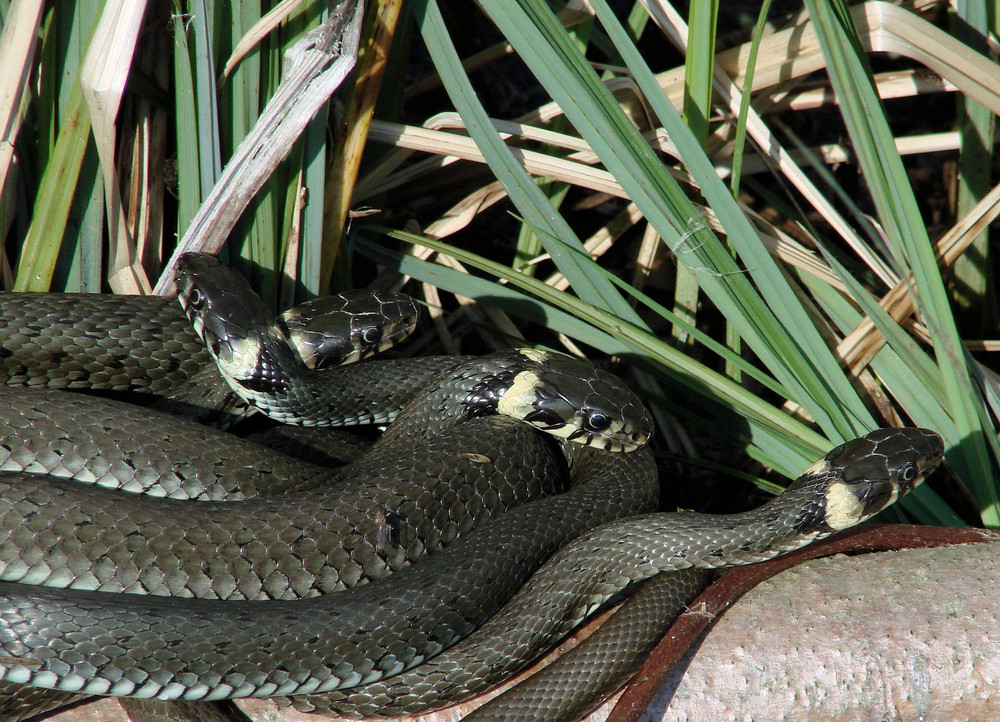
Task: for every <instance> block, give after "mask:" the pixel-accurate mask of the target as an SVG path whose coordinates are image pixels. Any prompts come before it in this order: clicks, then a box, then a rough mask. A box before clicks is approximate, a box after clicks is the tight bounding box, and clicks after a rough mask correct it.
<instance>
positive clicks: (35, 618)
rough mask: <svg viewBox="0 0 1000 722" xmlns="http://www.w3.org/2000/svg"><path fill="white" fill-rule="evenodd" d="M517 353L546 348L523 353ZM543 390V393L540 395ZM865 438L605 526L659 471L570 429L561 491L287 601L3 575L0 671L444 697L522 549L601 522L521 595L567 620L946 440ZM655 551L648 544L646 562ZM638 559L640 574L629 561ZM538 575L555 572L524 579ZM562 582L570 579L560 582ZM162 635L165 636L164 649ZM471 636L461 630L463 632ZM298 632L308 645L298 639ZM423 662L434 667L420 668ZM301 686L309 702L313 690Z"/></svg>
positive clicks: (827, 507)
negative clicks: (770, 484) (725, 496)
mask: <svg viewBox="0 0 1000 722" xmlns="http://www.w3.org/2000/svg"><path fill="white" fill-rule="evenodd" d="M220 348H221V347H220ZM532 357H534V358H533V359H532ZM526 358H529V360H535V361H539V360H541V359H542V358H543V357H542V356H539V355H538V352H529V353H528V354H527V356H526ZM463 363H464V362H463ZM348 368H350V367H348ZM574 373H575V372H574ZM537 377H538V371H537V370H534V371H532V372H530V373H529V374H528V376H522V377H521V385H522V386H523V390H526V391H533V390H534V389H535V388H536V386H535V384H536V378H537ZM237 385H240V384H239V382H237ZM527 396H528V397H529V398H530V397H531V394H527ZM538 399H542V400H544V401H545V403H543V404H542V405H541V406H538V405H537V401H538ZM532 403H534V404H536V405H535V406H534V407H532V410H531V411H526V412H525V413H524V415H529V414H531V413H532V412H537V416H536V419H535V420H536V421H537V422H538V423H539V425H540V426H545V425H553V424H556V423H557V418H560V417H559V415H558V414H555V413H554V412H553V410H552V409H553V401H552V394H549V393H544V394H540V395H536V398H535V399H534V400H533V401H532ZM523 406H524V408H525V409H527V408H528V407H529V406H531V404H523ZM557 406H558V405H557ZM603 423H604V422H603V420H601V423H600V424H598V425H601V424H603ZM567 427H569V429H570V430H566V429H567ZM390 428H391V427H390ZM512 428H513V427H512ZM559 428H561V429H563V436H564V437H569V436H570V435H573V434H574V433H576V432H578V431H579V428H577V427H575V426H572V425H570V424H568V423H566V421H565V419H563V421H562V426H561V427H559ZM590 433H591V432H590V431H588V432H587V433H586V434H581V436H582V437H583V438H587V436H588V435H589V434H590ZM873 434H874V435H872V434H869V435H868V436H866V437H862V439H859V440H855V442H849V443H848V444H846V445H844V446H843V447H838V449H835V450H834V451H833V452H830V454H828V455H827V456H826V457H824V459H823V460H822V461H821V462H818V463H817V464H816V465H814V466H813V467H812V468H811V469H809V470H807V471H806V473H805V474H803V476H802V477H800V479H799V480H798V481H796V482H795V483H794V484H793V485H792V486H791V487H789V490H788V491H786V492H785V493H784V494H782V495H781V496H779V497H776V498H775V500H773V501H772V502H770V503H769V504H768V505H765V506H764V507H762V508H761V509H760V510H755V511H753V512H747V513H745V514H744V515H733V516H732V517H726V518H719V517H708V516H704V515H695V516H694V517H689V516H686V515H682V516H681V519H686V520H687V521H683V522H682V521H680V519H678V518H675V517H671V519H670V521H669V522H668V521H663V523H662V524H661V520H660V516H659V515H657V516H655V517H650V516H638V517H632V518H631V519H628V520H627V521H623V522H616V524H617V523H622V524H625V523H628V524H636V525H637V527H636V528H635V529H633V528H631V527H626V528H618V527H614V526H611V527H601V526H599V525H600V524H601V523H603V522H607V521H610V520H613V519H616V518H618V517H623V516H624V517H630V516H632V515H634V514H637V513H639V512H643V511H647V510H648V509H650V508H651V507H652V505H654V504H655V498H656V485H657V480H656V471H655V464H654V462H653V460H652V457H651V454H650V452H649V451H648V450H647V449H645V448H637V449H634V450H631V451H630V452H629V453H609V452H607V451H605V450H604V449H599V448H594V445H590V446H585V445H583V444H573V443H571V442H570V441H569V440H568V438H567V439H566V440H565V441H564V443H563V444H562V448H563V453H564V454H565V455H566V459H567V461H568V463H569V466H570V469H571V470H572V473H573V476H574V486H573V488H571V489H570V490H569V491H567V492H565V493H563V494H561V495H559V496H556V497H552V498H548V499H541V500H538V501H533V502H531V503H529V504H526V505H524V506H522V507H518V508H515V509H513V510H511V511H510V512H508V513H507V514H505V515H504V516H503V517H501V518H500V519H498V520H497V521H491V522H490V523H488V524H485V525H484V526H483V527H481V528H479V529H476V530H474V531H472V532H470V533H469V535H468V536H467V537H465V538H464V539H463V542H462V544H460V545H456V546H454V547H449V548H446V549H444V550H443V551H441V552H439V553H437V554H435V555H433V556H430V557H428V558H427V559H424V560H422V561H421V562H420V563H418V564H414V565H412V566H410V567H408V568H406V569H403V570H401V571H399V572H397V573H395V574H394V575H392V576H390V577H389V578H387V579H383V580H379V581H373V582H372V583H370V584H367V585H364V586H360V587H357V588H355V589H351V590H348V591H345V592H338V593H337V594H331V595H324V596H315V597H311V598H307V599H302V600H297V601H268V602H262V601H250V600H247V601H218V600H211V599H204V600H202V599H175V598H172V597H144V596H136V595H116V594H106V593H101V592H95V591H91V590H86V589H83V590H80V589H58V588H54V589H49V588H41V587H33V586H31V585H24V584H9V583H3V584H0V619H2V620H3V627H4V634H3V639H2V640H0V648H2V651H0V654H2V659H0V663H2V664H0V671H2V675H3V678H4V679H5V680H7V681H12V682H17V683H26V684H34V685H38V686H42V687H51V688H59V689H64V690H66V689H72V690H86V691H89V692H92V693H97V694H133V695H137V696H148V697H157V698H177V697H183V698H186V699H211V698H217V697H221V696H235V697H239V696H259V695H275V694H297V695H303V694H307V693H314V692H319V691H323V692H324V693H327V692H329V691H331V690H340V691H338V692H334V693H333V694H332V695H330V694H326V695H325V698H326V700H327V702H325V704H328V705H331V707H330V708H331V709H341V710H347V711H348V712H350V711H351V710H354V712H352V713H354V714H357V713H366V714H367V713H370V710H371V709H379V710H382V709H386V708H385V707H384V706H383V707H379V705H380V704H381V703H380V702H379V700H381V699H382V698H383V696H388V697H390V698H392V699H394V700H397V702H395V704H396V705H397V706H401V705H404V704H409V705H418V704H439V703H440V697H442V696H447V695H448V694H453V693H454V690H451V691H445V690H444V688H445V687H447V686H448V684H445V683H444V682H442V681H441V679H440V677H441V671H440V670H441V669H451V670H452V671H454V670H455V669H457V668H456V667H450V666H449V665H450V663H449V662H448V661H447V660H448V657H447V655H451V654H465V653H467V652H465V651H464V650H466V647H467V645H470V644H474V643H475V642H474V640H477V639H478V638H479V635H480V634H481V632H473V631H472V630H474V629H475V628H477V627H481V625H482V621H483V620H484V619H487V618H489V617H490V616H491V615H493V613H494V612H495V611H496V610H497V609H498V608H499V607H500V605H501V604H502V600H503V599H504V598H506V597H508V596H510V593H508V592H506V591H504V590H505V589H508V588H517V587H518V586H520V583H521V582H522V581H524V580H526V579H527V578H528V577H529V576H530V574H531V571H532V570H533V567H532V564H526V563H525V561H526V560H527V559H528V557H531V559H532V560H536V559H537V560H538V563H541V561H542V560H544V559H545V558H547V557H549V556H550V555H551V553H552V552H554V551H555V549H556V548H558V547H559V546H560V545H562V544H563V542H564V541H565V540H566V539H569V538H572V537H573V536H576V535H579V534H580V533H581V532H582V531H583V530H586V529H594V528H595V527H597V530H596V531H593V532H591V533H592V534H593V535H594V536H593V537H590V536H585V537H583V539H582V540H579V541H576V542H571V543H570V544H569V545H567V546H565V547H564V552H560V555H559V557H557V559H556V560H553V561H552V562H549V566H548V567H546V568H545V569H543V570H541V571H540V572H539V573H538V575H536V577H533V578H532V579H533V581H532V583H529V585H528V587H526V590H527V591H526V590H522V592H519V593H518V594H519V595H528V597H530V595H531V594H532V592H531V591H530V590H532V589H536V588H537V589H541V590H543V591H542V592H540V593H541V595H542V597H543V598H544V599H545V600H546V601H544V602H543V603H542V608H545V607H546V606H547V605H550V604H551V601H550V600H551V598H552V596H553V595H555V596H557V597H561V596H563V590H564V589H570V590H571V591H570V592H569V593H568V594H569V596H570V597H572V598H575V599H577V601H576V602H574V603H573V604H574V605H575V606H573V608H574V609H576V610H577V611H576V612H574V613H573V614H571V615H570V616H571V617H574V618H575V617H579V616H580V615H581V614H586V613H588V612H589V611H591V610H592V609H593V608H594V607H595V606H600V605H602V604H604V603H605V602H606V601H607V599H606V598H604V596H603V595H608V594H610V595H611V596H613V595H614V594H616V593H617V589H614V587H619V588H620V587H621V586H622V584H624V585H625V586H627V585H628V584H630V583H633V582H635V581H637V579H638V578H641V577H642V576H643V575H645V576H649V575H650V574H652V573H654V571H655V572H667V571H670V570H674V569H678V568H683V567H699V568H716V567H718V566H725V565H728V564H733V563H748V562H752V561H755V560H758V559H763V558H769V557H770V556H774V555H776V554H779V553H782V552H783V551H787V550H789V549H791V548H795V547H796V546H801V545H802V544H805V543H808V541H811V540H812V539H815V538H818V537H819V536H822V535H825V534H827V533H830V532H831V531H833V530H834V529H836V528H840V527H843V526H845V525H847V524H850V523H857V522H858V521H861V520H863V519H864V518H867V517H868V516H870V515H871V514H873V513H876V512H877V511H878V510H880V509H881V508H883V507H884V506H885V505H887V504H888V503H891V502H892V501H894V500H895V499H896V498H898V497H899V496H901V495H902V494H905V493H906V492H908V491H909V490H910V489H911V488H913V487H914V486H916V485H917V484H918V483H920V481H921V480H922V479H923V478H924V476H925V475H926V474H927V473H929V472H930V470H932V469H933V467H934V466H935V465H936V464H937V462H938V461H939V460H940V458H941V446H942V445H941V441H940V438H939V437H937V435H936V434H934V433H933V432H929V431H924V430H915V429H894V430H882V431H881V432H873ZM502 438H503V436H502V437H501V439H502ZM577 440H579V439H577ZM419 443H420V444H421V445H423V444H425V443H427V442H426V440H422V441H420V442H419ZM598 445H599V444H598ZM605 504H607V505H608V506H607V508H605ZM581 519H582V520H581ZM678 524H679V526H678ZM605 530H609V531H605ZM622 535H624V537H625V538H628V539H632V538H633V537H634V538H636V539H641V543H640V542H636V545H633V546H629V547H628V549H630V550H631V551H630V552H629V553H628V554H625V556H624V557H622V556H621V555H614V554H611V555H609V554H608V550H609V549H611V550H617V549H618V546H619V544H618V541H617V540H618V539H620V538H622ZM579 545H582V548H583V551H580V552H578V556H574V557H570V561H569V562H563V564H569V565H570V567H569V568H568V569H567V568H561V567H559V566H558V565H557V564H556V562H557V560H558V559H560V558H563V555H564V554H565V553H568V552H567V551H565V550H570V549H574V548H577V546H579ZM588 545H589V546H588ZM643 545H644V546H643ZM640 546H641V548H640ZM497 548H503V549H504V550H505V553H504V554H503V555H502V556H503V558H501V559H497V558H496V557H497V554H496V550H497ZM629 554H631V555H632V557H631V561H630V560H629V558H628V557H629ZM651 557H655V560H654V561H652V562H650V561H649V560H650V558H651ZM605 559H609V561H608V563H609V564H610V565H613V567H614V571H607V572H601V574H605V575H606V576H608V578H609V579H610V580H611V581H608V582H607V583H606V584H603V586H602V589H601V594H600V595H597V596H595V594H594V592H593V591H591V592H589V593H588V592H586V591H585V592H582V594H583V599H584V601H579V599H580V598H581V597H580V595H581V592H580V591H579V590H578V589H573V584H576V585H577V586H579V582H570V581H569V580H570V578H571V577H572V576H573V575H572V574H570V571H571V570H572V568H573V567H574V566H576V567H580V568H581V569H584V568H590V566H591V565H592V564H593V563H594V562H595V560H596V561H597V562H600V563H602V564H603V560H605ZM656 560H661V561H656ZM662 560H667V561H662ZM554 564H555V565H556V566H554V567H553V566H552V565H554ZM552 568H555V570H556V571H555V572H552V571H551V569H552ZM635 568H638V569H639V571H631V572H630V571H628V570H629V569H632V570H634V569H635ZM623 570H624V571H623ZM585 576H587V574H585ZM539 577H541V578H548V579H550V580H555V581H550V582H534V579H536V578H539ZM560 579H564V580H566V582H567V584H568V586H566V587H563V586H561V585H560V582H559V580H560ZM478 582H482V586H480V584H479V583H478ZM599 586H601V585H599ZM588 594H589V595H590V596H587V595H588ZM345 595H347V596H345ZM514 609H516V610H518V611H512V612H509V613H508V614H510V615H511V616H508V617H507V618H506V619H507V627H508V628H515V627H517V628H520V627H521V626H522V625H521V624H520V621H519V620H520V619H528V618H529V616H528V615H530V614H532V613H533V612H531V611H530V609H531V608H530V607H529V609H528V611H524V609H523V607H515V608H514ZM511 620H513V622H512V621H511ZM320 622H322V624H321V623H320ZM514 622H517V623H514ZM486 624H487V626H486V627H483V629H485V630H487V631H488V630H490V629H491V627H490V626H489V625H490V624H491V622H487V623H486ZM494 626H495V625H494ZM321 627H322V632H321V631H320V628H321ZM164 633H167V634H169V636H170V638H171V640H174V639H176V640H177V641H178V644H177V645H175V644H173V643H171V644H170V645H169V650H165V649H164V647H163V644H162V638H163V634H164ZM469 634H472V636H471V637H469V638H468V640H469V641H460V640H462V639H463V637H466V636H467V635H469ZM546 634H548V635H551V634H558V632H546ZM321 636H322V638H320V637H321ZM182 639H188V640H190V641H191V642H192V643H193V644H194V647H193V648H192V649H193V650H194V651H190V652H188V651H184V650H183V649H182V648H181V646H180V644H179V643H180V640H182ZM97 640H104V641H103V642H99V641H97ZM302 642H308V644H306V645H305V647H304V648H302V647H297V646H295V645H296V644H298V643H302ZM102 643H103V645H104V646H100V645H101V644H102ZM95 645H98V646H100V648H97V647H95ZM517 645H520V646H523V645H522V644H521V643H520V642H517V643H516V644H515V645H514V646H512V644H511V643H509V642H506V641H504V642H500V643H496V644H494V643H492V642H487V643H486V648H487V649H490V650H492V652H486V653H482V652H480V653H478V654H483V655H484V656H485V657H486V658H487V665H488V668H490V669H495V668H497V664H496V662H497V657H501V658H508V657H514V656H517V655H519V654H520V651H519V650H518V652H517V654H515V653H514V651H515V648H516V647H517ZM209 647H211V648H212V649H209ZM261 650H274V651H275V652H277V656H276V657H268V658H267V659H264V658H263V657H262V655H264V652H262V651H261ZM442 650H445V651H442ZM435 655H436V656H435ZM428 658H430V660H431V661H430V662H429V664H422V665H421V664H420V663H421V662H423V661H424V660H426V659H428ZM435 664H438V665H440V666H439V667H438V672H437V675H438V676H437V677H435V672H434V671H433V670H431V671H428V669H427V668H428V667H429V665H435ZM500 666H502V665H500ZM409 670H412V671H409ZM498 674H499V673H498ZM393 675H396V676H393ZM410 675H421V677H420V679H422V680H425V681H424V682H419V683H418V682H416V681H413V679H412V678H411V676H410ZM383 678H384V679H383ZM428 680H429V681H428ZM434 680H437V681H434ZM393 684H400V685H404V686H406V685H408V687H406V688H408V689H413V690H417V689H421V690H423V689H425V688H427V687H430V688H431V692H432V694H429V695H422V698H423V699H431V698H433V697H434V695H435V694H438V698H439V700H438V701H437V702H434V701H430V702H417V701H414V699H413V696H414V695H396V694H393V693H388V694H385V693H383V692H380V691H379V689H380V687H379V685H383V686H388V685H393ZM449 684H450V683H449ZM386 688H390V689H391V687H386ZM459 694H465V692H459ZM338 695H339V697H338ZM296 699H297V700H299V701H300V702H302V703H303V704H312V705H315V704H317V697H316V696H315V695H313V694H307V696H305V697H301V696H300V697H297V698H296ZM404 700H405V701H404ZM321 704H324V703H321ZM392 711H395V708H392ZM378 713H380V714H382V713H384V712H381V711H379V712H378Z"/></svg>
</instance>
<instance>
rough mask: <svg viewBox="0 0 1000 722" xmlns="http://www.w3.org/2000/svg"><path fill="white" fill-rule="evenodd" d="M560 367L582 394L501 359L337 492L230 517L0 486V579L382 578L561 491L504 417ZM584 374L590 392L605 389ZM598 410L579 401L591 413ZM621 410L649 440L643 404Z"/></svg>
mask: <svg viewBox="0 0 1000 722" xmlns="http://www.w3.org/2000/svg"><path fill="white" fill-rule="evenodd" d="M566 365H568V369H569V371H570V372H571V373H572V374H573V379H574V380H575V381H578V382H579V381H581V380H582V378H583V377H579V376H577V373H578V372H582V371H584V370H585V369H581V368H579V366H578V362H576V361H574V360H572V359H568V358H559V357H554V356H551V355H549V354H538V353H533V352H532V353H529V352H522V351H508V352H500V353H497V354H493V355H492V356H488V357H483V358H477V359H475V360H474V361H470V362H466V363H464V364H463V365H461V366H459V367H458V368H457V369H455V370H454V371H452V372H449V373H448V374H445V375H443V376H442V377H441V378H440V379H438V380H437V381H436V382H435V383H434V384H433V385H432V386H431V387H430V388H428V389H427V390H426V392H425V393H423V394H421V395H420V396H418V397H417V398H416V399H414V400H413V401H412V402H411V403H410V404H409V405H407V407H406V408H404V410H403V411H402V412H401V414H400V416H399V418H398V419H397V421H396V422H395V423H394V424H393V426H392V427H391V429H390V430H389V431H387V432H386V433H385V434H384V435H383V437H382V438H381V439H380V440H379V441H378V442H377V443H376V444H375V446H374V447H373V448H372V450H371V451H370V452H369V453H368V454H366V455H365V457H363V458H362V459H360V460H358V461H356V462H354V463H353V464H351V465H350V466H349V467H347V468H345V469H343V470H341V471H339V472H335V473H332V474H331V477H334V478H339V479H340V480H341V482H343V483H340V484H337V485H335V486H332V487H329V486H328V487H327V488H320V489H316V490H313V491H303V492H298V493H294V494H284V495H281V496H278V497H272V498H267V499H260V500H248V501H244V502H241V503H240V504H239V505H238V506H236V507H234V506H233V505H232V504H230V503H228V502H219V503H213V502H203V503H200V504H197V505H193V506H192V505H187V504H183V503H180V502H178V501H176V500H173V499H156V498H151V497H149V496H147V495H142V496H132V497H128V496H122V495H120V494H119V493H117V492H116V491H115V490H103V489H94V488H92V487H89V486H84V485H81V484H77V483H73V482H59V481H55V480H51V479H47V478H41V477H38V476H35V475H30V474H28V475H20V476H17V477H8V478H0V579H2V580H4V581H20V582H25V583H31V584H43V585H45V586H49V587H55V586H60V587H68V588H75V589H91V590H99V591H115V592H118V591H127V592H135V593H143V594H162V595H169V596H185V597H186V596H192V597H199V598H223V599H260V598H263V599H297V598H301V597H304V596H310V595H313V594H320V593H326V592H330V591H334V590H337V589H341V588H343V587H346V586H353V585H355V584H357V583H360V582H363V581H368V580H371V579H377V578H380V577H381V576H384V575H385V574H386V573H388V572H390V571H393V570H396V569H399V568H401V567H402V566H404V565H405V564H407V563H409V562H411V561H413V560H414V559H416V558H418V557H419V556H420V555H422V554H423V553H424V552H425V551H428V550H435V549H437V548H439V547H441V546H443V545H446V544H448V543H450V542H452V541H453V540H454V539H455V538H456V537H457V536H458V534H459V533H461V532H465V531H468V530H469V529H470V528H472V527H473V526H474V525H475V524H476V523H479V522H481V521H483V520H486V519H489V518H490V517H491V516H492V515H493V514H495V513H496V512H497V511H498V510H502V509H503V508H505V507H508V506H510V505H512V504H516V503H519V502H523V501H524V500H525V499H528V498H531V497H532V496H538V495H543V494H550V493H552V492H553V491H556V490H558V488H559V480H560V479H561V478H562V477H563V474H562V469H561V466H560V462H559V460H558V459H557V458H556V456H555V454H554V453H553V452H552V450H551V449H550V447H549V445H548V444H543V443H541V442H540V441H538V439H537V437H535V436H534V434H533V433H530V429H529V428H528V426H527V424H525V423H523V422H520V421H517V420H516V418H514V417H517V416H519V415H521V412H520V411H519V409H520V408H521V407H522V406H523V407H524V408H525V409H528V410H529V412H530V409H531V408H532V398H529V396H530V394H533V393H534V392H535V391H536V389H538V388H546V387H548V386H550V385H553V384H554V385H555V386H556V387H558V386H559V385H561V384H562V383H564V380H563V376H564V375H565V373H566V370H565V369H563V368H562V367H564V366H566ZM595 374H597V375H595ZM595 374H591V376H592V377H593V378H591V380H590V382H589V383H591V384H601V383H602V382H603V380H602V378H601V377H600V375H599V373H598V372H596V371H595ZM549 376H554V377H555V378H554V379H552V380H550V379H549V378H548V377H549ZM523 379H528V380H529V381H530V385H528V386H524V384H523ZM609 389H610V390H611V391H613V390H614V389H613V388H611V387H609ZM622 392H624V389H622ZM598 396H599V394H593V393H592V394H591V396H590V397H588V398H587V403H588V405H589V406H590V407H594V406H595V405H597V404H598V401H599V399H598V398H597V397H598ZM511 397H514V398H515V399H518V398H521V397H524V399H523V400H522V401H510V399H511ZM626 398H628V397H626ZM628 401H629V407H630V408H631V409H633V410H635V411H636V412H637V413H639V414H640V415H639V416H638V417H637V421H638V423H640V424H642V425H643V426H648V421H646V420H645V418H644V417H643V416H642V415H641V414H642V413H644V412H642V411H641V408H642V407H641V403H640V402H639V401H638V399H636V398H630V399H629V400H628ZM505 403H506V404H508V405H511V408H510V409H509V411H510V414H511V418H510V420H509V421H504V420H503V419H501V418H494V419H489V418H471V419H468V420H467V421H462V419H463V417H464V416H466V415H467V414H470V413H483V412H486V413H488V412H490V411H491V410H492V409H493V408H494V407H495V408H496V409H497V410H499V411H500V412H502V413H503V412H504V410H505V408H506V407H505ZM529 412H524V413H529ZM529 415H530V414H529ZM626 418H627V419H629V421H631V419H630V418H629V417H628V416H626ZM39 423H41V422H40V421H39ZM159 423H162V421H160V422H159ZM512 424H516V425H523V426H524V427H525V428H524V430H518V429H517V428H514V427H512ZM149 425H151V426H155V425H157V421H156V419H153V418H150V420H149ZM605 433H607V432H605ZM645 433H646V432H645V431H644V430H643V431H642V433H641V434H639V432H634V433H633V432H630V433H629V434H628V435H627V439H628V440H629V441H630V442H631V441H632V440H633V439H643V440H644V438H645ZM595 434H596V432H595ZM602 436H603V435H602ZM614 437H615V435H614V434H609V435H608V438H609V441H607V442H602V443H607V444H610V443H612V441H611V440H610V439H612V438H614ZM614 443H622V442H619V441H616V442H614ZM387 528H388V532H391V534H390V536H391V537H392V538H393V539H394V541H393V542H392V543H389V542H387V541H386V540H385V537H386V536H387ZM220 556H221V557H222V558H220Z"/></svg>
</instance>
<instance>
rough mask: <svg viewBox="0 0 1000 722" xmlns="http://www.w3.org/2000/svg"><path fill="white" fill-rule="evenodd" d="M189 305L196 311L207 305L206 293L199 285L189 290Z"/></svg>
mask: <svg viewBox="0 0 1000 722" xmlns="http://www.w3.org/2000/svg"><path fill="white" fill-rule="evenodd" d="M188 305H189V306H190V307H191V308H193V309H194V310H195V311H200V310H201V308H202V306H204V305H205V294H204V293H202V292H201V289H200V288H198V287H197V286H194V287H193V288H192V289H191V290H190V291H189V292H188Z"/></svg>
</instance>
